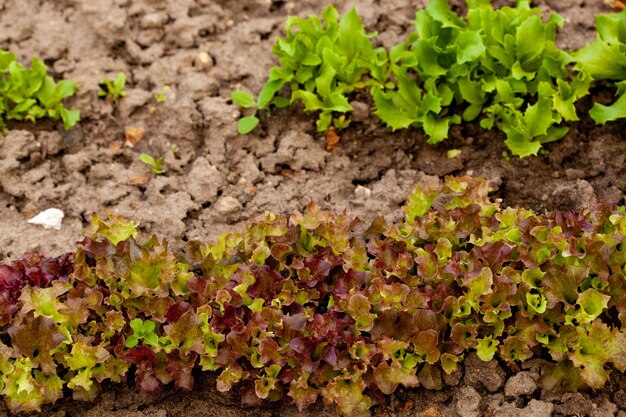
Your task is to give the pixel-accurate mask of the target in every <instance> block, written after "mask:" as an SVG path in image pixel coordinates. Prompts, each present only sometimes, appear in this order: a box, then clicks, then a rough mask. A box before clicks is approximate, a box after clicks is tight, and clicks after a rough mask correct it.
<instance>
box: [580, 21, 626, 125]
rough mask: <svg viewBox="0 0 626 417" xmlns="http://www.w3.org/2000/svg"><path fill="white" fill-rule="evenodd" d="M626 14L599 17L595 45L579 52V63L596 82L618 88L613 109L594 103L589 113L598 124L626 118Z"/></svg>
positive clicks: (592, 44) (612, 105) (590, 45)
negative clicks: (604, 82) (607, 83)
mask: <svg viewBox="0 0 626 417" xmlns="http://www.w3.org/2000/svg"><path fill="white" fill-rule="evenodd" d="M625 28H626V12H621V13H611V14H606V15H598V16H596V30H597V36H596V40H595V42H593V43H591V44H589V45H587V46H585V47H584V48H582V49H581V50H579V51H578V52H577V53H576V54H575V56H576V64H577V66H578V67H579V68H581V69H582V70H584V71H586V72H587V73H589V74H590V75H591V77H592V78H593V79H594V80H606V81H608V82H609V83H611V84H612V85H614V86H615V87H616V88H617V96H618V98H617V100H616V101H615V102H614V103H613V104H611V105H610V106H605V105H602V104H600V103H596V104H594V106H593V108H592V109H591V111H590V112H589V114H590V116H591V117H592V118H593V120H595V121H596V123H598V124H605V123H606V122H608V121H612V120H617V119H621V118H623V117H626V97H625V95H624V93H625V92H626V59H625V56H626V29H625Z"/></svg>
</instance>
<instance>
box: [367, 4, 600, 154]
mask: <svg viewBox="0 0 626 417" xmlns="http://www.w3.org/2000/svg"><path fill="white" fill-rule="evenodd" d="M529 4H530V2H529V1H528V0H520V1H518V2H517V5H516V6H515V7H513V8H511V7H502V8H500V9H498V10H494V8H493V6H492V5H491V1H490V0H469V1H468V2H467V5H468V12H467V16H466V17H464V18H461V17H459V16H458V15H456V14H455V13H454V12H452V11H451V10H450V8H449V6H448V4H447V1H446V0H431V1H430V3H429V5H428V7H427V8H426V9H424V10H420V11H419V12H418V13H417V17H416V19H415V32H414V33H412V34H411V35H410V36H409V38H408V39H407V40H406V41H405V42H404V43H403V44H401V45H398V46H396V47H394V48H393V49H392V50H391V52H390V62H391V71H392V73H393V75H394V77H395V80H396V82H395V85H394V87H393V88H391V89H385V88H383V87H382V86H381V85H377V86H374V87H373V89H372V94H373V96H374V100H375V104H376V114H377V115H378V116H379V117H380V118H381V119H382V120H383V121H384V122H385V123H387V124H388V125H389V126H390V127H391V128H392V129H394V130H395V129H401V128H407V127H409V126H414V127H421V128H423V129H424V131H425V132H426V134H427V136H428V137H429V139H428V142H429V143H438V142H440V141H442V140H444V139H446V138H447V136H448V130H449V127H450V125H451V124H456V123H460V122H461V120H465V121H471V120H475V119H476V118H478V117H479V116H481V115H482V119H481V122H480V123H481V126H482V127H484V128H491V127H493V126H494V125H495V126H497V127H498V128H499V129H500V130H502V131H503V132H504V133H505V134H506V145H507V146H508V148H509V149H510V150H511V152H512V153H513V154H514V155H518V156H522V157H523V156H528V155H534V154H537V152H538V151H539V149H540V148H541V145H542V144H544V143H547V142H551V141H555V140H558V139H560V138H562V137H563V136H564V135H565V134H566V133H567V131H568V129H567V128H566V127H561V126H559V124H560V123H561V121H563V120H578V118H577V115H576V109H575V108H574V102H575V101H576V100H577V99H578V98H580V97H582V96H583V95H585V94H587V92H588V88H589V82H590V80H589V79H588V77H585V76H584V75H579V76H577V77H575V78H574V80H573V81H569V78H570V73H569V72H568V71H567V70H566V69H565V68H566V66H567V65H568V64H569V63H570V61H571V58H570V57H569V56H568V55H567V54H566V53H564V52H563V51H561V50H559V49H557V47H556V45H555V42H554V39H555V32H556V28H557V27H558V26H561V25H562V23H563V21H562V19H561V18H560V17H559V16H558V15H556V14H554V13H553V14H551V15H550V16H549V17H548V19H547V22H543V21H542V19H541V12H540V10H539V9H536V8H531V7H530V5H529ZM457 108H459V109H460V110H462V114H457V113H456V109H457Z"/></svg>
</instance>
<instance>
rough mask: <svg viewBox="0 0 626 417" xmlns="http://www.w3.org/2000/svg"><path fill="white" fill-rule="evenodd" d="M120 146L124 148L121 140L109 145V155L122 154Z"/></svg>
mask: <svg viewBox="0 0 626 417" xmlns="http://www.w3.org/2000/svg"><path fill="white" fill-rule="evenodd" d="M122 146H124V142H122V141H121V140H116V141H114V142H113V143H112V144H111V153H112V154H113V155H117V154H119V153H120V152H122Z"/></svg>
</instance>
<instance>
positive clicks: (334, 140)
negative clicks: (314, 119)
mask: <svg viewBox="0 0 626 417" xmlns="http://www.w3.org/2000/svg"><path fill="white" fill-rule="evenodd" d="M340 140H341V138H340V137H339V135H338V134H337V131H336V130H335V128H334V127H332V126H331V127H329V128H328V130H326V150H327V151H329V152H330V151H332V150H333V149H335V147H336V146H337V144H338V143H339V141H340Z"/></svg>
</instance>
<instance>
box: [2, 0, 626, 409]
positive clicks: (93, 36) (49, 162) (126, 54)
mask: <svg viewBox="0 0 626 417" xmlns="http://www.w3.org/2000/svg"><path fill="white" fill-rule="evenodd" d="M326 3H327V1H326V0H301V1H281V0H240V1H229V0H196V1H193V0H99V1H90V0H58V1H54V2H51V1H44V0H40V1H37V0H22V1H13V2H0V47H1V48H4V49H10V50H12V51H14V52H15V53H16V55H17V56H18V59H20V60H21V61H23V62H27V61H28V60H29V59H30V57H32V56H38V57H40V58H42V59H44V61H45V62H46V64H48V66H49V71H50V72H51V73H52V74H53V76H55V77H56V78H59V79H60V78H66V79H71V80H74V81H78V82H80V88H79V92H78V94H77V96H76V97H74V98H72V99H71V100H68V102H67V106H68V107H70V108H79V109H80V110H81V113H82V120H81V122H80V124H79V125H77V126H76V127H75V128H74V129H72V130H70V131H64V130H63V129H62V127H61V126H60V125H59V124H57V123H52V122H44V123H39V124H37V125H33V124H30V123H24V124H12V125H10V126H9V131H7V132H6V133H5V134H4V137H3V138H2V139H0V261H1V262H4V261H7V260H10V259H12V258H16V257H19V256H20V255H21V254H22V253H23V252H25V251H41V252H43V253H46V254H49V255H56V254H59V253H62V252H66V251H69V250H72V248H73V247H74V245H75V241H76V240H78V239H79V238H80V231H81V229H82V228H83V227H84V226H86V225H87V224H88V223H89V219H90V216H91V215H92V213H94V212H98V213H103V212H104V211H107V210H108V211H111V212H114V213H118V214H122V215H124V216H127V217H132V218H135V219H138V220H140V221H141V227H142V229H143V230H144V231H146V232H149V233H156V234H158V235H160V236H163V237H166V238H168V239H169V240H170V241H172V242H174V245H175V244H176V242H180V241H181V239H182V240H191V239H201V240H209V239H212V238H214V237H215V236H217V235H218V234H219V233H221V232H223V231H225V230H228V229H233V228H242V227H243V226H244V225H245V223H246V221H247V220H248V219H251V218H254V217H256V216H257V215H259V214H261V213H263V212H264V211H266V210H269V211H272V212H275V213H287V212H291V211H294V210H302V209H303V208H304V206H305V205H306V204H307V203H308V202H309V201H310V200H311V199H313V200H315V201H316V202H317V203H318V204H320V205H321V206H322V207H324V208H326V209H331V210H334V211H340V210H344V209H345V210H347V211H348V212H349V213H350V214H352V215H355V216H359V217H361V218H363V219H364V220H366V221H367V220H371V219H372V218H373V217H374V216H375V215H376V214H384V215H385V217H386V218H387V219H388V220H389V221H393V220H396V219H398V218H400V217H401V215H402V213H401V211H400V207H401V205H402V204H403V203H404V201H405V197H406V196H407V195H408V194H409V193H410V192H412V191H413V189H414V187H415V185H416V184H417V183H419V182H421V181H429V180H433V179H434V178H436V177H441V176H445V175H462V174H469V175H474V176H480V177H484V178H487V179H489V181H490V183H491V186H492V188H493V190H494V191H493V192H494V196H496V197H498V198H501V199H502V200H503V204H504V205H519V206H524V207H528V208H532V209H534V210H537V211H543V210H575V209H578V208H580V207H582V206H585V205H587V204H590V203H593V202H594V201H600V200H607V201H610V202H613V203H623V202H624V201H623V188H624V180H623V178H625V176H624V174H626V168H625V166H624V159H625V157H626V141H624V138H623V136H624V128H625V127H626V126H625V124H624V123H612V124H607V125H606V126H604V127H596V126H595V125H594V124H593V122H592V121H591V120H590V119H588V118H587V117H584V116H583V115H584V114H585V113H586V110H588V109H589V108H590V107H591V105H592V103H593V101H600V102H610V100H611V99H612V96H611V92H610V91H607V90H605V89H603V88H602V87H598V88H597V89H596V90H595V91H594V94H593V97H592V98H590V99H588V100H586V101H585V102H583V103H581V105H580V109H579V110H580V112H579V113H580V115H581V116H583V117H582V119H581V121H580V122H577V123H574V124H573V125H572V128H571V131H570V133H569V134H568V135H567V137H566V138H564V139H563V140H561V141H559V142H557V143H554V144H550V145H549V146H547V147H546V150H547V151H548V152H547V153H545V154H541V155H539V156H537V157H530V158H526V159H523V160H520V159H517V158H511V159H506V158H503V156H502V154H503V151H505V146H504V143H503V135H502V134H501V133H498V132H495V131H491V132H488V131H484V130H482V129H481V128H479V127H478V125H476V124H470V125H464V126H456V127H454V128H453V129H452V133H451V138H450V139H449V140H447V141H445V142H444V143H442V144H440V145H438V146H430V145H426V144H425V141H424V137H423V133H421V132H419V131H416V130H410V131H405V132H396V133H393V132H391V131H390V130H389V129H386V128H384V127H383V126H382V125H381V123H380V121H378V120H377V119H376V118H375V117H373V116H369V114H368V111H367V106H368V104H369V103H367V102H361V101H358V99H357V103H354V106H355V108H358V109H360V111H359V114H358V115H357V114H355V117H354V118H355V119H358V121H357V122H355V123H353V125H352V126H351V127H350V128H349V129H347V131H345V132H342V135H341V142H340V145H339V146H338V147H337V148H336V149H335V150H333V151H332V152H328V151H327V150H326V149H325V140H324V138H323V137H322V136H321V135H319V134H317V133H316V132H315V128H314V118H313V117H312V116H311V115H306V114H303V113H302V112H300V111H294V110H282V111H278V112H276V113H275V114H273V116H272V118H271V119H269V120H267V119H264V120H263V121H262V125H261V127H260V128H258V129H257V130H255V132H254V133H253V134H251V135H247V136H240V135H238V134H237V131H236V124H235V121H236V120H237V118H238V117H239V115H240V113H239V109H238V108H237V107H236V106H234V105H233V104H232V103H231V102H230V101H229V95H230V92H231V91H232V90H233V89H235V88H238V87H245V88H246V89H249V90H250V91H255V92H256V91H258V90H259V89H260V87H261V86H262V84H263V83H264V81H265V77H266V74H267V72H268V70H269V68H270V67H271V66H272V65H273V64H274V63H275V62H274V58H273V56H272V55H271V53H270V50H271V45H272V43H273V40H274V39H275V37H276V36H277V35H278V34H280V31H281V28H282V25H283V24H284V21H285V18H286V16H287V15H301V16H306V15H309V14H317V13H319V11H320V10H322V9H323V8H324V7H325V6H326ZM334 3H335V5H336V6H337V7H338V8H339V9H340V10H341V11H347V10H348V9H349V8H351V7H353V6H356V7H357V10H358V11H359V13H360V14H361V15H362V16H363V17H364V23H365V25H366V26H367V28H368V29H369V30H376V31H378V32H379V36H378V37H377V38H376V39H378V40H379V41H380V42H381V43H382V44H383V45H386V46H389V45H393V44H395V43H397V42H398V41H399V40H400V39H402V38H403V37H404V36H405V35H406V33H407V32H408V31H410V30H411V26H412V20H413V18H414V15H415V11H416V10H417V8H418V7H423V6H424V5H425V3H426V0H389V1H377V0H375V1H366V0H353V1H350V0H337V1H335V2H334ZM451 3H452V4H455V5H456V8H457V9H458V10H459V12H461V13H462V12H463V6H462V5H461V3H463V2H462V1H452V2H451ZM495 3H498V4H511V3H513V2H506V1H496V2H495ZM536 5H537V6H539V7H541V8H542V9H544V10H555V11H558V12H559V13H560V14H561V15H562V16H563V17H564V18H565V22H566V23H565V27H564V28H563V30H562V31H561V32H560V33H559V38H558V43H559V46H561V47H566V48H578V47H580V46H582V45H584V44H585V43H587V42H590V41H592V40H593V38H594V36H595V31H594V26H595V25H594V19H593V15H594V14H596V13H599V12H606V11H608V9H607V8H606V6H604V5H603V2H602V1H599V0H598V1H593V2H591V1H585V0H545V1H543V0H542V1H537V2H536ZM201 52H206V53H208V54H209V57H210V59H209V60H208V62H204V63H202V62H199V60H198V59H197V57H198V54H199V53H201ZM120 71H121V72H125V73H126V74H127V76H128V80H129V81H128V87H127V89H126V91H127V96H126V97H125V98H123V99H121V100H120V101H119V102H118V103H112V102H110V101H107V100H100V99H97V98H96V97H97V92H98V90H99V87H98V83H99V82H100V81H101V80H102V79H103V78H105V77H108V78H114V77H115V75H116V74H117V73H118V72H120ZM166 86H168V87H169V89H164V87H166ZM161 92H163V93H165V95H166V101H165V102H164V103H158V102H157V101H156V100H155V97H154V96H155V94H157V93H161ZM129 127H135V128H137V127H139V128H143V129H144V130H145V135H144V137H143V139H142V140H141V141H140V142H139V143H138V144H137V145H135V146H134V147H132V148H131V147H127V146H124V145H123V143H124V132H125V129H126V128H129ZM451 149H459V150H461V154H460V155H459V156H458V157H456V158H452V159H449V158H448V157H447V152H448V151H449V150H451ZM141 153H148V154H151V155H154V156H164V158H165V167H166V169H167V173H166V174H165V175H159V176H153V175H151V174H150V169H149V167H147V166H146V165H144V164H143V163H141V162H140V161H139V160H138V156H139V154H141ZM50 207H57V208H60V209H62V210H63V211H64V212H65V215H66V217H65V219H64V220H63V227H62V229H61V230H60V231H57V230H44V229H43V228H41V227H39V226H34V225H30V224H27V223H26V220H27V219H28V218H30V217H32V216H33V215H35V214H37V213H38V212H40V211H42V210H44V209H47V208H50ZM523 368H524V370H523V371H522V372H516V371H519V370H513V369H509V368H507V367H506V366H505V365H504V364H500V363H498V362H497V361H492V362H489V363H483V362H481V361H479V360H478V359H477V358H476V357H475V356H474V355H469V357H468V358H467V359H466V361H465V363H464V365H463V370H462V371H460V372H458V373H457V374H453V375H452V376H446V377H445V383H446V388H445V389H443V390H442V391H429V390H425V389H422V388H420V389H413V390H400V391H398V392H397V393H396V394H395V395H393V396H391V397H389V398H388V401H387V403H386V404H382V405H381V406H377V407H375V408H374V409H373V410H372V412H371V415H374V416H379V415H380V416H386V415H389V416H425V417H435V416H461V417H466V416H467V417H469V416H479V415H485V416H494V417H495V416H516V415H520V416H521V415H524V416H526V417H531V416H547V415H550V414H551V413H552V415H556V416H566V415H579V416H595V417H600V416H616V415H617V416H622V417H624V416H626V377H624V376H623V375H618V374H617V373H614V377H613V378H612V379H611V381H610V383H609V384H608V385H607V387H606V388H605V389H604V390H602V391H598V392H589V393H574V394H572V393H566V394H551V393H547V392H542V391H541V390H540V388H538V383H537V379H538V373H537V370H538V364H537V363H532V362H531V363H526V364H524V365H523ZM238 395H239V394H238V392H236V391H234V392H232V393H228V394H222V393H218V392H217V391H216V389H215V380H214V376H212V375H198V379H197V381H196V387H195V389H194V390H193V391H192V392H180V391H177V390H174V389H170V390H168V391H166V392H165V393H163V394H160V395H146V394H141V393H138V392H136V391H135V389H134V387H132V386H126V385H118V386H106V387H105V389H104V390H103V393H102V395H101V397H100V398H99V399H98V400H97V401H96V402H95V403H81V402H77V401H73V400H71V399H64V400H62V401H60V402H58V403H57V404H56V405H54V406H48V407H46V408H45V410H44V412H43V415H46V416H56V417H61V416H103V415H106V416H116V417H131V416H133V417H134V416H137V417H139V416H154V417H156V416H159V417H164V416H174V415H179V414H180V415H186V416H251V417H252V416H254V417H257V416H268V417H269V416H296V415H298V416H303V417H307V416H318V417H322V416H334V415H336V413H335V411H334V409H333V408H325V407H324V406H323V404H321V403H318V404H317V405H316V406H315V407H313V408H311V409H309V410H307V411H306V412H304V413H299V412H298V411H297V410H296V409H295V407H293V406H285V405H283V404H281V405H269V406H266V407H264V408H258V409H242V408H241V406H240V405H239V397H238ZM6 413H7V411H6V409H5V408H4V405H0V415H4V414H6ZM368 415H369V413H368Z"/></svg>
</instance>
